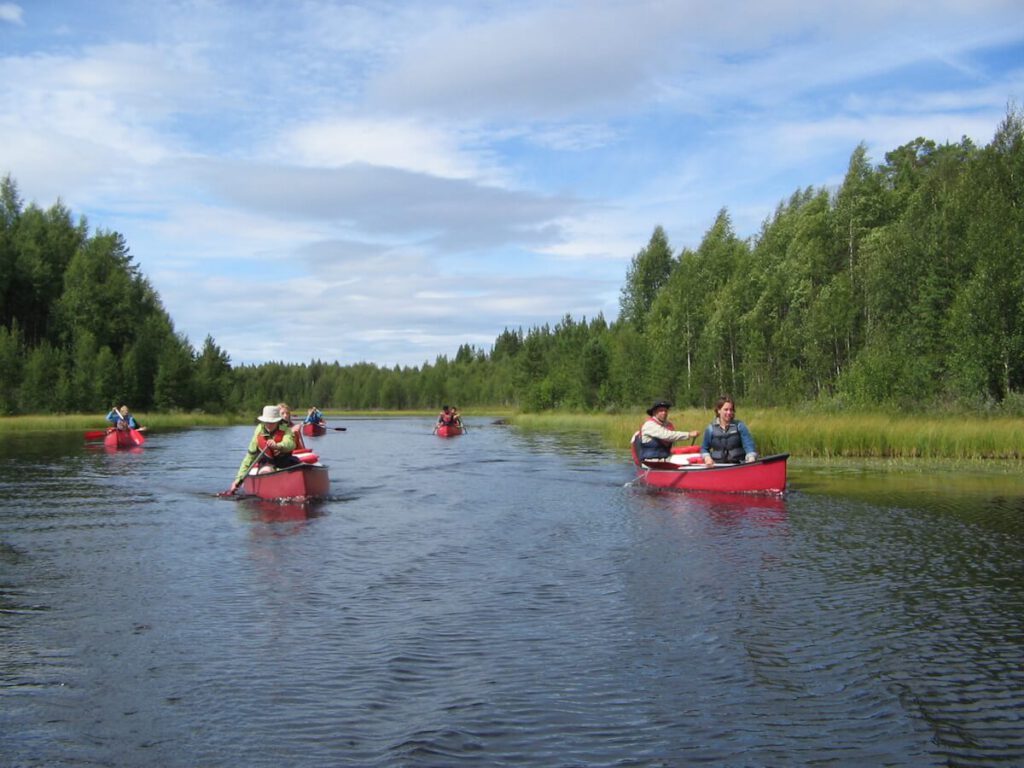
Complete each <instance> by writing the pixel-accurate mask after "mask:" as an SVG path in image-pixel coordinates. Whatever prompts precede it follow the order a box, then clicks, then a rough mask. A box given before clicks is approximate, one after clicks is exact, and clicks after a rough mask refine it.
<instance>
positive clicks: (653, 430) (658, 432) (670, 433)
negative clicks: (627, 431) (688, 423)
mask: <svg viewBox="0 0 1024 768" xmlns="http://www.w3.org/2000/svg"><path fill="white" fill-rule="evenodd" d="M640 432H641V434H642V435H643V436H644V437H645V438H649V439H658V440H665V441H667V442H670V443H674V442H676V441H677V440H688V439H690V438H691V437H696V436H697V435H698V434H700V433H699V432H677V431H676V430H674V429H666V428H665V427H663V426H661V424H658V423H657V422H655V421H648V422H646V423H645V424H644V426H643V428H642V429H641V430H640Z"/></svg>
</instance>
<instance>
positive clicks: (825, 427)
mask: <svg viewBox="0 0 1024 768" xmlns="http://www.w3.org/2000/svg"><path fill="white" fill-rule="evenodd" d="M711 416H712V414H710V413H709V412H706V411H697V410H693V409H679V410H673V411H672V412H671V413H670V418H671V419H672V422H673V423H674V424H675V427H676V429H679V430H703V429H704V427H706V426H707V425H708V424H709V423H710V421H711ZM646 418H647V416H646V414H643V413H641V414H639V415H622V414H565V413H541V414H535V413H529V414H518V415H515V416H513V417H512V418H511V419H510V421H511V422H512V423H513V424H515V425H516V426H518V427H521V428H523V429H532V430H553V431H588V432H592V433H597V434H599V435H600V436H601V437H602V439H604V440H605V441H606V442H607V443H608V444H610V445H616V446H622V447H625V446H627V445H628V444H629V439H630V437H631V435H632V434H633V433H634V432H635V431H636V430H637V429H639V428H640V425H641V424H642V423H643V421H644V420H645V419H646ZM738 418H740V419H742V420H743V421H744V422H746V424H747V426H748V427H749V428H750V431H751V433H752V434H753V435H754V440H755V441H756V442H757V446H758V451H759V452H760V453H761V454H764V455H767V454H773V453H791V454H794V455H798V456H801V457H805V458H825V459H831V458H882V459H957V460H983V459H1010V460H1018V461H1019V460H1024V419H1020V418H995V417H980V416H975V417H964V416H958V417H947V418H940V417H931V418H925V417H921V416H893V415H886V414H872V413H861V414H854V413H850V414H819V413H804V412H796V411H787V410H782V409H748V410H742V411H741V412H740V413H739V414H738Z"/></svg>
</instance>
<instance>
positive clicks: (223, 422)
mask: <svg viewBox="0 0 1024 768" xmlns="http://www.w3.org/2000/svg"><path fill="white" fill-rule="evenodd" d="M133 415H134V416H135V420H136V421H138V422H139V424H141V425H143V426H145V427H146V428H147V429H150V430H159V429H171V428H182V427H223V426H229V425H231V424H240V423H242V422H243V419H241V418H240V417H239V416H237V415H218V414H210V413H152V414H150V413H135V414H133ZM107 426H109V424H108V423H107V421H106V420H105V419H104V418H103V415H102V414H101V415H97V414H94V413H93V414H86V413H69V414H56V415H36V416H6V417H4V418H0V434H5V433H11V432H76V431H79V430H98V429H105V428H106V427H107Z"/></svg>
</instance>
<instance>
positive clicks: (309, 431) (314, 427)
mask: <svg viewBox="0 0 1024 768" xmlns="http://www.w3.org/2000/svg"><path fill="white" fill-rule="evenodd" d="M302 434H304V435H305V436H306V437H320V435H326V434H327V425H326V424H324V423H323V422H322V421H321V422H319V423H318V424H310V423H304V424H303V425H302Z"/></svg>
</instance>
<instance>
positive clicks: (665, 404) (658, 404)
mask: <svg viewBox="0 0 1024 768" xmlns="http://www.w3.org/2000/svg"><path fill="white" fill-rule="evenodd" d="M671 407H672V403H670V402H669V401H668V400H655V401H654V405H652V406H651V407H650V408H648V409H647V415H648V416H653V415H654V412H655V411H656V410H658V409H659V408H671Z"/></svg>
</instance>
